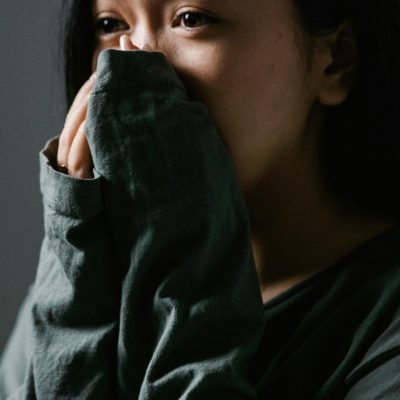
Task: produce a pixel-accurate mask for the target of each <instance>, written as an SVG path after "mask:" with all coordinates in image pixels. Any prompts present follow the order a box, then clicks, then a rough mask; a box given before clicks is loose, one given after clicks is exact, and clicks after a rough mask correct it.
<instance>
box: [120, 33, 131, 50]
mask: <svg viewBox="0 0 400 400" xmlns="http://www.w3.org/2000/svg"><path fill="white" fill-rule="evenodd" d="M129 42H130V38H129V36H128V35H126V34H124V35H122V36H121V37H120V38H119V45H120V47H121V49H122V50H128V49H129V48H130V46H129Z"/></svg>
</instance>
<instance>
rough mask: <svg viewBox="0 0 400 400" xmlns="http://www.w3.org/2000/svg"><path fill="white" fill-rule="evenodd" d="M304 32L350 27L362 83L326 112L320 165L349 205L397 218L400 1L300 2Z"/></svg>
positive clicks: (399, 200)
mask: <svg viewBox="0 0 400 400" xmlns="http://www.w3.org/2000/svg"><path fill="white" fill-rule="evenodd" d="M296 8H297V11H298V14H299V16H300V19H301V21H302V23H303V26H304V29H305V32H306V34H308V35H311V36H313V35H319V34H324V32H327V33H330V32H332V31H334V30H335V29H337V28H338V27H339V25H340V24H341V22H343V21H344V20H345V19H349V20H350V21H351V23H352V27H353V31H354V34H355V38H356V42H357V47H358V71H357V74H358V78H357V80H356V83H355V85H354V87H353V88H352V90H351V91H350V95H349V97H348V99H347V100H346V101H345V102H344V103H343V104H341V105H340V106H337V107H331V108H329V109H328V114H327V118H326V119H325V121H324V128H323V130H322V137H321V152H320V154H321V163H322V166H323V170H324V172H325V174H326V177H327V180H328V182H330V184H331V186H332V187H333V188H334V190H335V192H336V193H338V194H340V196H341V197H342V199H344V200H345V201H346V202H347V203H348V204H351V205H353V206H354V208H355V209H357V210H359V211H365V212H373V213H375V214H378V215H381V216H386V217H390V218H393V217H394V218H395V219H398V218H399V216H400V195H399V194H398V192H399V190H397V187H396V184H397V179H398V178H399V175H400V174H399V168H400V97H399V95H398V94H399V93H400V92H399V90H400V0H385V1H372V0H363V1H361V0H345V1H344V0H343V1H342V0H326V1H321V0H296Z"/></svg>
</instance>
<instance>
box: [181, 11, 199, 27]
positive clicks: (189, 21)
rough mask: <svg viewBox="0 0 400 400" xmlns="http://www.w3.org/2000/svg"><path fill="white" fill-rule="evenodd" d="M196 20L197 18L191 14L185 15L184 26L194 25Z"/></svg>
mask: <svg viewBox="0 0 400 400" xmlns="http://www.w3.org/2000/svg"><path fill="white" fill-rule="evenodd" d="M196 18H197V17H196V16H195V15H194V14H193V13H187V14H185V18H184V20H185V23H186V25H189V26H193V25H196V22H197V19H196Z"/></svg>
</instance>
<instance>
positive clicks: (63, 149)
mask: <svg viewBox="0 0 400 400" xmlns="http://www.w3.org/2000/svg"><path fill="white" fill-rule="evenodd" d="M120 48H121V49H122V50H124V51H127V50H140V49H139V48H138V47H137V46H135V45H134V44H133V43H132V41H131V39H130V38H129V36H128V35H122V36H121V37H120ZM141 49H142V50H151V47H150V46H149V45H148V44H144V45H142V46H141ZM95 74H96V73H93V74H92V75H91V77H90V78H89V79H88V80H87V81H86V82H85V84H84V85H83V86H82V88H81V89H80V90H79V92H78V93H77V95H76V97H75V99H74V101H73V103H72V106H71V108H70V110H69V112H68V115H67V117H66V119H65V123H64V128H63V130H62V132H61V135H60V139H59V144H58V152H57V164H58V166H59V171H61V172H65V173H67V174H68V175H71V176H75V177H77V178H80V179H90V178H93V173H92V168H93V161H92V155H91V153H90V148H89V144H88V142H87V138H86V133H85V130H84V125H85V121H86V114H87V108H88V102H89V98H90V95H91V93H92V88H93V83H94V81H95V77H96V75H95Z"/></svg>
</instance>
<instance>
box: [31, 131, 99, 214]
mask: <svg viewBox="0 0 400 400" xmlns="http://www.w3.org/2000/svg"><path fill="white" fill-rule="evenodd" d="M58 140H59V136H55V137H52V138H51V139H49V140H48V141H47V142H46V144H45V146H44V148H43V149H42V150H40V152H39V162H40V191H41V193H42V197H43V203H44V205H45V206H47V207H50V208H51V209H53V210H54V211H56V212H60V213H62V214H64V215H69V216H71V217H74V218H84V217H90V216H92V215H95V214H97V213H98V212H99V211H100V210H101V209H102V208H103V205H102V197H101V178H102V177H101V175H100V174H99V173H98V172H97V171H96V170H95V169H93V176H94V178H92V179H81V178H77V177H74V176H70V175H66V174H64V173H62V172H59V171H57V170H56V168H55V160H56V154H57V148H58Z"/></svg>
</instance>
